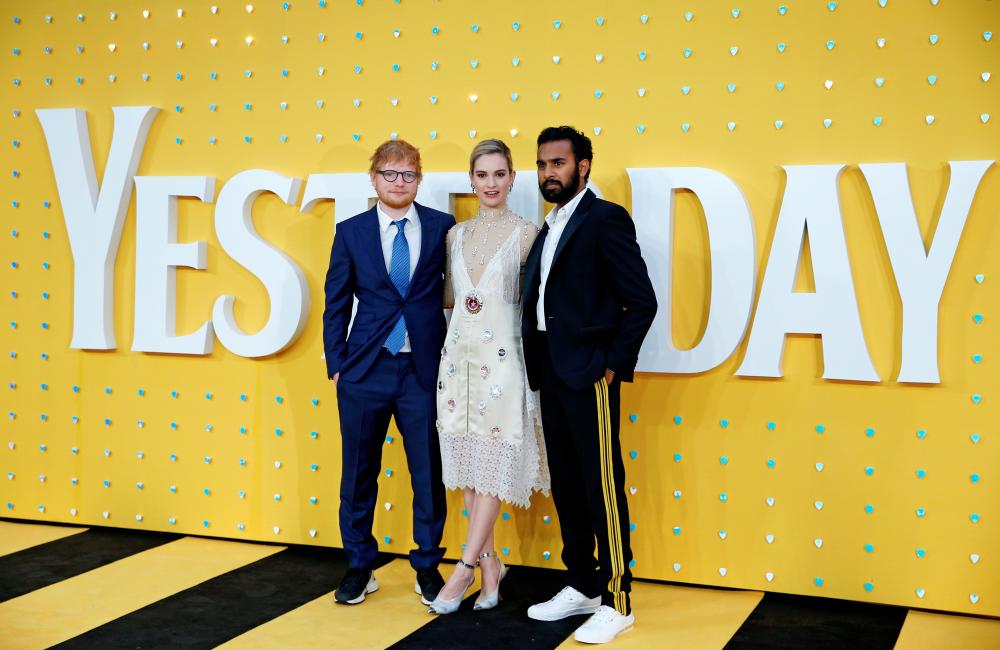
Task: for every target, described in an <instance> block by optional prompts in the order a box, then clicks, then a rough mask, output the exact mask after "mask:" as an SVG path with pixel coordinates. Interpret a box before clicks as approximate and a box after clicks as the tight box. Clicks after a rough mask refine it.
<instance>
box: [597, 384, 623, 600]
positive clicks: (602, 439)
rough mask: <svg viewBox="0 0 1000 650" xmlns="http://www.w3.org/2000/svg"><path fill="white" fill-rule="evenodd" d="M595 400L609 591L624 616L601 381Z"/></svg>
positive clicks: (604, 393)
mask: <svg viewBox="0 0 1000 650" xmlns="http://www.w3.org/2000/svg"><path fill="white" fill-rule="evenodd" d="M595 389H596V397H597V431H598V438H599V440H598V442H599V445H600V450H601V486H602V488H603V496H604V513H605V519H606V522H607V527H608V546H609V549H608V550H609V555H610V557H611V580H610V581H609V582H608V590H609V591H610V592H611V594H612V595H613V596H614V599H615V609H616V610H618V611H619V612H621V613H622V614H625V613H626V612H625V594H624V592H622V590H621V578H622V576H623V575H624V573H625V559H624V556H623V554H622V544H621V526H620V520H619V515H618V501H617V499H616V498H615V489H614V467H613V465H612V455H611V434H610V429H611V414H610V408H609V406H608V384H607V382H606V381H605V380H604V379H603V378H602V379H601V380H600V381H599V382H597V384H596V385H595Z"/></svg>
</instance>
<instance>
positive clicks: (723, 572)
mask: <svg viewBox="0 0 1000 650" xmlns="http://www.w3.org/2000/svg"><path fill="white" fill-rule="evenodd" d="M727 573H729V569H727V568H726V567H724V566H720V567H719V575H720V576H722V577H723V578H724V577H726V574H727Z"/></svg>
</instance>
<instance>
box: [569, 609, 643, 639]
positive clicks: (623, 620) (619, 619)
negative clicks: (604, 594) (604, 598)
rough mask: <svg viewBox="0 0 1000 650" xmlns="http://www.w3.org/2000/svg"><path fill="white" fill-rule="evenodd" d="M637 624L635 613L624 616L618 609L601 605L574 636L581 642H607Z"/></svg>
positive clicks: (577, 629)
mask: <svg viewBox="0 0 1000 650" xmlns="http://www.w3.org/2000/svg"><path fill="white" fill-rule="evenodd" d="M633 625H635V614H629V615H628V616H622V615H621V613H619V612H618V611H617V610H615V609H612V608H610V607H608V606H607V605H601V606H600V607H598V608H597V611H596V612H594V615H593V616H591V617H590V618H588V619H587V622H586V623H584V624H583V625H581V626H580V627H578V628H576V632H574V633H573V638H574V639H576V640H577V641H579V642H580V643H607V642H608V641H610V640H612V639H614V638H615V637H616V636H618V635H619V634H621V633H622V632H626V631H628V630H630V629H632V626H633Z"/></svg>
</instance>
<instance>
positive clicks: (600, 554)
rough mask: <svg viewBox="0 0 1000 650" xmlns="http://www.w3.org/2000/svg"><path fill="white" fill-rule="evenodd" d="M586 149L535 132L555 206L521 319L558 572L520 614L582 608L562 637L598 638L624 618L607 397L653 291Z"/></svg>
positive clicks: (612, 422)
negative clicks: (558, 580)
mask: <svg viewBox="0 0 1000 650" xmlns="http://www.w3.org/2000/svg"><path fill="white" fill-rule="evenodd" d="M592 160H593V152H592V149H591V143H590V139H589V138H587V136H585V135H584V134H583V133H581V132H579V131H577V130H576V129H574V128H572V127H568V126H560V127H549V128H547V129H545V130H544V131H542V132H541V133H540V134H539V136H538V159H537V166H538V186H539V189H540V190H541V192H542V196H544V197H545V200H546V201H548V202H550V203H554V204H555V207H554V208H553V210H552V211H551V212H549V214H548V215H547V216H546V217H545V225H544V226H543V227H542V230H541V232H540V233H539V234H538V238H537V239H536V240H535V243H534V246H533V247H532V249H531V252H530V253H529V254H528V259H527V261H526V263H525V279H524V283H525V284H524V306H523V310H522V322H521V327H522V333H523V344H524V356H525V365H526V369H527V373H528V382H529V384H530V385H531V388H532V389H535V390H540V391H541V411H542V428H543V429H544V432H545V447H546V450H547V453H548V460H549V471H550V473H551V476H552V497H553V500H554V501H555V506H556V512H557V513H558V515H559V522H560V527H561V532H562V539H563V552H562V560H563V563H564V564H565V565H566V568H567V569H568V575H567V586H566V587H564V588H563V589H562V590H561V591H560V592H559V593H558V594H556V595H555V596H554V597H553V598H552V599H550V600H549V601H547V602H544V603H540V604H537V605H533V606H531V607H529V608H528V616H529V617H531V618H533V619H536V620H541V621H554V620H558V619H562V618H565V617H567V616H573V615H577V614H591V616H590V618H589V619H587V621H586V622H585V623H584V624H583V625H582V626H581V627H579V628H578V629H577V630H576V633H575V634H574V638H575V639H576V640H577V641H581V642H584V643H606V642H608V641H611V640H612V639H613V638H615V636H617V635H618V634H619V633H621V632H623V631H625V630H627V629H629V628H630V627H631V626H632V625H633V624H634V622H635V616H634V615H633V614H632V609H631V603H630V602H629V591H630V589H631V579H632V575H631V572H630V571H629V563H630V562H631V560H632V551H631V548H630V547H629V518H628V503H627V502H626V499H625V466H624V464H623V463H622V456H621V448H620V446H619V440H618V429H619V411H620V406H619V402H620V394H621V393H620V391H621V382H623V381H632V375H633V372H634V370H635V365H636V362H637V361H638V358H639V348H640V346H641V345H642V340H643V338H645V336H646V331H647V330H648V329H649V327H650V325H651V324H652V322H653V318H654V316H655V315H656V297H655V295H654V293H653V286H652V284H651V283H650V281H649V276H648V275H647V273H646V264H645V262H643V259H642V254H641V252H640V250H639V244H638V242H637V241H636V236H635V226H634V224H633V223H632V219H631V217H630V216H629V214H628V212H627V211H626V210H625V208H623V207H622V206H620V205H616V204H614V203H610V202H608V201H604V200H602V199H599V198H597V196H596V195H595V194H594V193H593V192H592V191H590V190H588V189H587V188H586V185H587V179H588V177H589V175H590V166H591V161H592ZM595 540H596V543H597V559H596V560H595V559H594V543H595Z"/></svg>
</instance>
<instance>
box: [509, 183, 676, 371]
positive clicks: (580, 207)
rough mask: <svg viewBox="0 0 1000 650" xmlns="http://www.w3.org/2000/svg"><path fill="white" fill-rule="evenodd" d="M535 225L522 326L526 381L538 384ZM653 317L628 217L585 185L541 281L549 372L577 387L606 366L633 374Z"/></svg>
mask: <svg viewBox="0 0 1000 650" xmlns="http://www.w3.org/2000/svg"><path fill="white" fill-rule="evenodd" d="M548 232H549V227H548V224H546V225H545V226H543V227H542V230H541V232H540V233H539V234H538V237H537V238H536V239H535V244H534V246H532V248H531V251H530V252H529V253H528V259H527V261H526V263H525V272H524V308H523V311H522V315H521V328H522V333H523V341H524V357H525V365H526V367H527V368H526V369H527V372H528V383H529V384H530V385H531V387H532V388H533V389H536V390H537V388H538V386H539V383H540V374H541V366H540V364H541V363H542V361H543V360H542V358H541V353H542V349H543V348H542V347H541V346H540V345H539V333H538V325H537V320H536V313H535V312H536V305H537V304H538V290H539V283H540V280H541V258H542V246H543V245H544V244H545V239H546V236H547V235H548ZM655 316H656V295H655V294H654V292H653V285H652V283H651V282H650V281H649V275H648V274H647V272H646V263H645V262H644V261H643V259H642V253H641V251H640V250H639V244H638V242H637V241H636V236H635V224H633V223H632V218H631V217H630V216H629V213H628V211H627V210H625V208H623V207H622V206H620V205H618V204H616V203H611V202H610V201H605V200H603V199H599V198H597V196H596V195H595V194H594V193H593V192H591V191H590V190H584V195H583V197H582V198H581V199H580V202H579V203H578V204H577V207H576V210H575V211H574V212H573V214H572V215H571V216H570V218H569V221H568V222H567V223H566V227H565V229H564V230H563V232H562V237H560V239H559V243H558V245H557V247H556V251H555V256H554V257H553V258H552V266H551V267H550V270H549V276H548V280H547V282H546V285H545V320H546V323H545V329H546V331H547V332H548V348H549V352H550V355H551V357H552V364H553V366H554V367H555V370H556V374H558V376H559V377H560V378H561V379H562V380H563V381H564V382H566V384H568V385H569V386H570V387H572V388H575V389H577V390H579V389H583V388H586V387H587V386H589V385H591V384H594V383H595V382H597V381H598V380H599V379H600V378H601V377H602V376H603V375H604V371H605V369H608V368H610V369H611V370H613V371H614V373H615V378H616V379H620V380H621V381H632V376H633V374H634V372H635V365H636V363H637V362H638V360H639V348H640V347H641V346H642V340H643V339H644V338H645V337H646V332H647V331H648V330H649V327H650V325H652V323H653V318H654V317H655Z"/></svg>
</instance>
